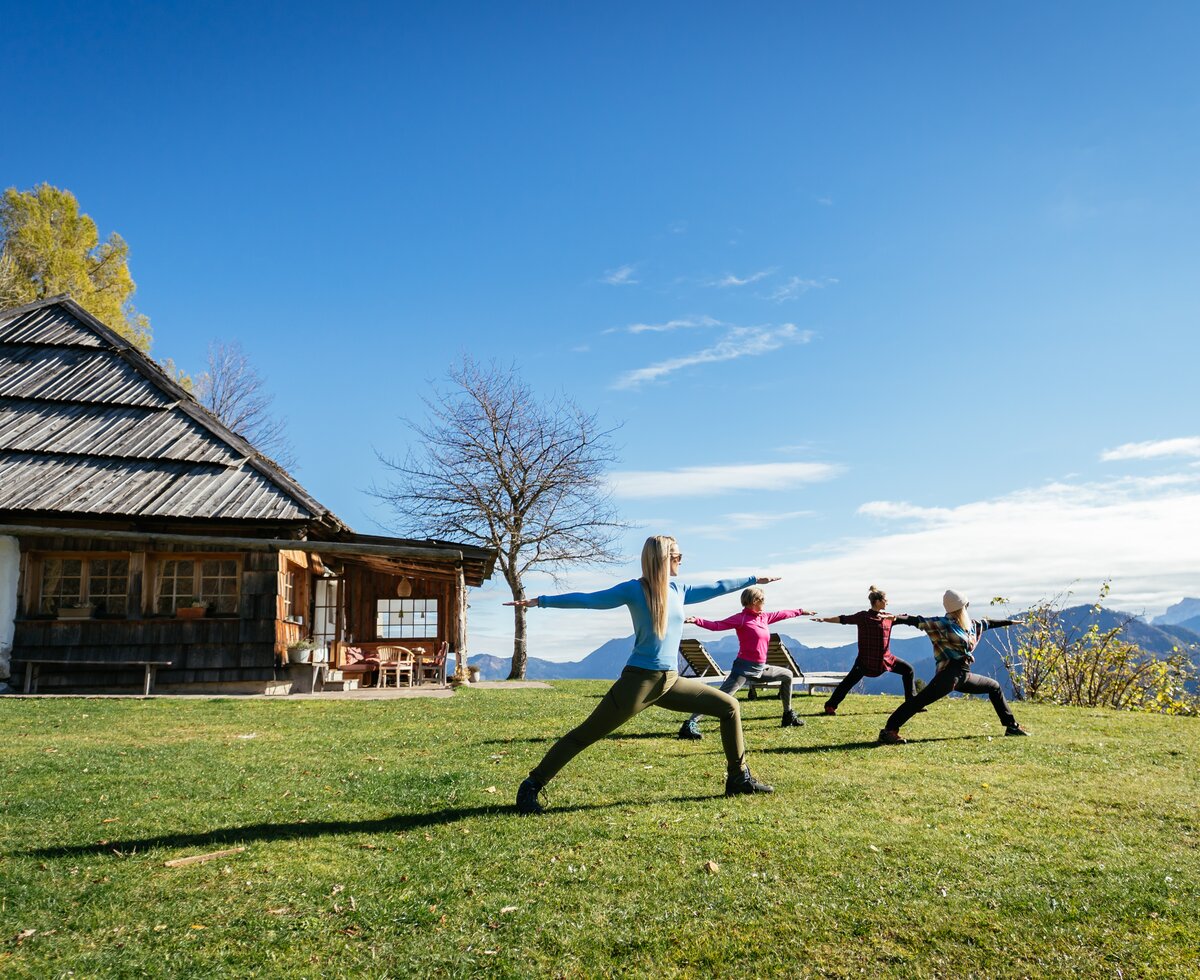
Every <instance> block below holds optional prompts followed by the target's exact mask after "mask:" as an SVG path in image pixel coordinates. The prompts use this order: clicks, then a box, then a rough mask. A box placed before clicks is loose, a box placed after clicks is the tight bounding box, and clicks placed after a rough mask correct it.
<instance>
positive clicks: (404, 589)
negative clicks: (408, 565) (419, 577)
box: [396, 578, 412, 599]
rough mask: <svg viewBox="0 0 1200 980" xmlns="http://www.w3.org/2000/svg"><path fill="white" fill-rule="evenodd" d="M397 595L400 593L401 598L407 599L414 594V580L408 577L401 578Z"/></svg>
mask: <svg viewBox="0 0 1200 980" xmlns="http://www.w3.org/2000/svg"><path fill="white" fill-rule="evenodd" d="M396 595H398V596H399V597H400V598H401V599H407V598H408V597H409V596H410V595H412V582H410V581H409V580H408V579H406V578H402V579H400V581H399V583H398V584H397V585H396Z"/></svg>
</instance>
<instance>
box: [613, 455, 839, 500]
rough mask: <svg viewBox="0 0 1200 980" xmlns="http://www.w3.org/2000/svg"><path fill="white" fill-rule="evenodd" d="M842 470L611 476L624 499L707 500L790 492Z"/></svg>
mask: <svg viewBox="0 0 1200 980" xmlns="http://www.w3.org/2000/svg"><path fill="white" fill-rule="evenodd" d="M841 472H842V470H841V467H840V466H836V465H834V464H831V463H748V464H746V465H744V466H684V467H681V468H680V469H675V470H627V471H625V472H617V473H612V474H610V476H609V482H610V484H611V485H612V488H613V493H614V494H615V495H616V496H618V497H622V498H625V499H635V498H648V497H706V496H715V495H717V494H722V493H730V492H733V491H735V490H790V489H792V488H793V487H798V486H803V485H804V484H806V483H818V482H821V481H824V480H832V479H833V478H834V477H835V476H837V475H838V474H839V473H841Z"/></svg>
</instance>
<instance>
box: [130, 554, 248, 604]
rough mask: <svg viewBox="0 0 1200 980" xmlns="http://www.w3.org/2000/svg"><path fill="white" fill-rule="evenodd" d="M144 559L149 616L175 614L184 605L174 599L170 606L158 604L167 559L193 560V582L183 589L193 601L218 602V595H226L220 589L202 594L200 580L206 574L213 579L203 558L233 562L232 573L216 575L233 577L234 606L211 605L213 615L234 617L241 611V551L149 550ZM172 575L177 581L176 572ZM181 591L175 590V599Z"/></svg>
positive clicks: (224, 578) (243, 565)
mask: <svg viewBox="0 0 1200 980" xmlns="http://www.w3.org/2000/svg"><path fill="white" fill-rule="evenodd" d="M146 560H147V563H148V564H149V566H150V575H149V576H148V577H149V580H150V590H149V594H148V596H147V613H148V614H149V615H152V616H174V615H175V612H176V610H178V609H180V608H183V607H182V606H180V605H179V604H178V602H177V601H176V604H174V605H173V606H172V607H171V609H170V610H165V609H162V608H161V603H160V600H161V598H162V586H163V572H164V570H165V566H166V564H167V563H168V562H183V561H190V562H191V563H192V586H191V591H189V592H188V593H186V595H187V596H189V597H191V599H192V601H193V602H208V603H217V602H219V600H220V599H222V598H226V597H227V596H226V595H225V593H220V592H219V593H217V594H216V595H208V596H206V595H205V592H204V589H203V586H202V582H203V581H204V579H206V578H207V579H212V578H213V577H214V576H211V575H208V576H206V575H205V574H204V569H203V563H204V562H206V561H216V562H225V561H227V562H233V563H234V572H233V575H232V576H227V575H224V574H218V575H217V576H216V579H217V581H219V582H220V581H225V580H227V579H229V578H230V577H232V579H233V582H234V588H233V594H232V597H233V600H234V609H233V610H232V611H226V612H221V611H219V610H218V609H215V608H214V610H213V613H212V617H213V618H215V619H237V618H238V617H239V616H240V615H241V602H242V581H243V576H244V573H245V560H244V556H243V555H241V554H237V553H227V552H213V551H202V552H195V553H191V552H182V551H178V552H177V551H164V552H152V553H150V554H147V556H146ZM175 578H176V580H177V581H178V576H176V577H175ZM184 595H185V594H184V593H180V592H174V593H173V598H174V599H175V600H178V599H180V598H182V597H183V596H184Z"/></svg>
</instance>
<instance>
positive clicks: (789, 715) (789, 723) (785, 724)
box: [779, 708, 804, 728]
mask: <svg viewBox="0 0 1200 980" xmlns="http://www.w3.org/2000/svg"><path fill="white" fill-rule="evenodd" d="M779 727H780V728H803V727H804V719H803V718H801V717H800V716H799V715H798V714H796V712H794V711H793V710H792V709H791V708H788V710H787V711H785V712H784V713H783V721H781V722H780V723H779Z"/></svg>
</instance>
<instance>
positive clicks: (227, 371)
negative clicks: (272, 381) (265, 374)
mask: <svg viewBox="0 0 1200 980" xmlns="http://www.w3.org/2000/svg"><path fill="white" fill-rule="evenodd" d="M195 393H196V400H197V401H199V402H200V404H201V405H203V406H204V407H205V408H207V409H208V410H209V411H210V412H212V413H213V415H215V416H216V417H217V418H219V419H220V420H221V421H222V422H224V423H225V424H226V425H227V426H229V428H231V429H233V431H234V432H236V433H237V434H238V435H240V436H241V437H242V438H243V439H245V440H246V441H247V442H248V443H250V444H251V445H252V446H253V447H254V448H255V449H257V450H258V451H259V452H260V453H262V454H263V455H264V456H267V457H269V458H270V459H272V460H273V461H274V462H276V463H277V464H278V465H280V466H282V467H283V468H284V469H289V470H290V469H294V468H295V465H296V457H295V453H294V452H293V450H292V444H291V440H290V439H289V438H288V435H287V423H286V422H285V421H284V420H283V419H282V418H280V417H278V416H276V415H274V414H273V413H272V411H271V404H272V402H274V401H275V396H274V395H272V394H271V393H270V392H268V391H267V387H266V382H265V381H263V379H262V376H261V375H259V373H258V371H257V370H255V368H254V365H253V364H251V363H250V358H248V357H247V356H246V352H245V351H244V350H242V345H241V344H239V343H238V342H237V341H233V342H232V343H228V344H227V343H224V342H223V341H219V340H218V341H214V342H213V343H211V344H209V345H208V370H207V371H205V372H204V373H203V374H201V375H200V376H199V377H197V378H196V381H195Z"/></svg>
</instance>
